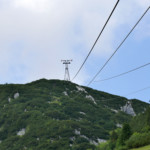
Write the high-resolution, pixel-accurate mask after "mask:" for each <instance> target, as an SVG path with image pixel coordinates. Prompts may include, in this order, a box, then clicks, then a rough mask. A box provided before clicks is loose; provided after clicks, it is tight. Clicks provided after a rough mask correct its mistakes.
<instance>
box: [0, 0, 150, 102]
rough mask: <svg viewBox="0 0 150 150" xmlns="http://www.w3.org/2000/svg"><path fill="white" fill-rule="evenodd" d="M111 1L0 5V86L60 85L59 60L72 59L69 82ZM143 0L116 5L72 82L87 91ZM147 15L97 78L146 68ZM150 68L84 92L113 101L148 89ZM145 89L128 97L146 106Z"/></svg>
mask: <svg viewBox="0 0 150 150" xmlns="http://www.w3.org/2000/svg"><path fill="white" fill-rule="evenodd" d="M115 3H116V1H114V0H105V1H103V0H82V1H81V0H0V21H1V24H0V77H1V78H0V79H1V80H0V84H4V83H27V82H31V81H33V80H37V79H40V78H47V79H63V77H64V67H63V66H62V64H61V62H60V60H61V59H73V62H72V64H71V65H70V74H71V77H73V75H75V73H76V71H77V70H78V69H79V67H80V65H81V63H82V62H83V60H84V59H85V57H86V55H87V53H88V52H89V50H90V48H91V46H92V44H93V43H94V41H95V39H96V37H97V36H98V34H99V32H100V30H101V28H102V26H103V25H104V23H105V21H106V19H107V17H108V16H109V14H110V12H111V10H112V8H113V6H114V5H115ZM149 6H150V1H149V0H121V1H120V3H119V5H118V7H117V9H116V10H115V12H114V14H113V16H112V18H111V20H110V22H109V23H108V25H107V27H106V29H105V30H104V32H103V34H102V37H101V38H100V40H99V41H98V43H97V45H96V47H95V49H94V50H93V52H92V54H91V55H90V57H89V59H88V61H87V62H86V64H85V66H84V67H83V69H82V70H81V72H80V73H79V75H78V76H77V78H76V79H75V80H74V82H76V83H79V84H81V85H87V83H88V82H89V81H90V80H91V78H92V77H93V76H94V75H95V74H96V73H97V71H98V70H99V69H100V67H101V66H102V65H103V64H104V63H105V61H106V60H107V59H108V58H109V56H110V55H111V54H112V52H113V51H114V50H115V48H117V46H118V44H120V42H121V41H122V40H123V38H124V37H125V36H126V34H127V33H128V32H129V31H130V29H131V28H132V27H133V25H134V24H135V23H136V21H137V20H138V19H139V18H140V17H141V15H142V14H143V13H144V11H145V10H146V9H147V8H148V7H149ZM149 49H150V10H149V12H148V13H147V14H146V16H145V17H144V18H143V20H142V21H141V22H140V24H139V25H138V26H137V28H136V29H135V30H134V32H133V33H132V34H131V35H130V37H129V38H128V39H127V41H126V42H125V43H124V44H123V46H122V47H121V48H120V50H119V51H118V52H117V53H116V55H115V56H114V57H113V59H112V60H111V61H110V62H109V64H108V65H107V66H106V68H105V69H104V70H103V71H102V73H101V74H100V75H99V76H98V77H97V79H96V80H98V79H103V78H107V77H111V76H113V75H117V74H120V73H122V72H125V71H128V70H130V69H133V68H135V67H138V66H140V65H143V64H145V63H148V62H150V50H149ZM149 77H150V66H147V67H145V68H142V69H141V70H138V71H136V72H132V73H130V74H128V75H125V76H122V77H119V78H116V79H112V80H109V81H105V82H93V83H92V84H91V85H90V87H92V88H94V89H98V90H101V91H105V92H109V93H112V94H116V95H121V96H125V95H126V94H128V93H130V92H133V91H136V90H139V89H142V88H144V87H147V86H150V78H149ZM149 93H150V89H147V90H145V91H143V92H140V93H137V94H134V95H131V96H128V98H138V99H141V100H143V101H147V102H148V101H149V100H150V94H149Z"/></svg>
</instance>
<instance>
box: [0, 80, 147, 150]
mask: <svg viewBox="0 0 150 150" xmlns="http://www.w3.org/2000/svg"><path fill="white" fill-rule="evenodd" d="M147 107H148V104H147V103H144V102H141V101H139V100H130V101H129V100H128V99H126V98H124V97H120V96H116V95H112V94H108V93H105V92H101V91H97V90H93V89H91V88H87V87H82V86H79V85H77V84H74V83H71V82H67V81H60V80H46V79H41V80H38V81H34V82H32V83H28V84H24V85H23V84H5V85H0V150H24V149H27V150H51V149H52V150H57V149H59V150H78V149H81V150H84V149H85V150H86V149H88V148H91V149H94V148H95V145H96V144H97V143H99V142H102V141H104V140H107V139H108V137H109V132H110V131H111V130H113V129H115V128H117V127H121V125H122V124H123V123H124V122H126V121H129V120H130V119H131V118H132V116H135V115H136V114H138V113H141V112H143V111H144V110H145V109H146V108H147Z"/></svg>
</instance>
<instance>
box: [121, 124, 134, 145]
mask: <svg viewBox="0 0 150 150" xmlns="http://www.w3.org/2000/svg"><path fill="white" fill-rule="evenodd" d="M131 135H132V132H131V127H130V125H129V124H128V123H124V124H123V128H122V131H121V135H120V144H121V145H124V144H125V141H126V140H128V139H129V138H130V136H131Z"/></svg>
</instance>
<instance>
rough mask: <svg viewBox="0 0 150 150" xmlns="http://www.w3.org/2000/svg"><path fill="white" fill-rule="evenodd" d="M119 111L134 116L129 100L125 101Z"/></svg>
mask: <svg viewBox="0 0 150 150" xmlns="http://www.w3.org/2000/svg"><path fill="white" fill-rule="evenodd" d="M121 111H123V112H125V113H126V114H129V115H131V116H136V114H135V112H134V109H133V107H132V104H131V102H129V101H128V102H127V103H126V105H125V106H123V107H121Z"/></svg>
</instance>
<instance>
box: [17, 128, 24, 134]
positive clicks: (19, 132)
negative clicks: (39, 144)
mask: <svg viewBox="0 0 150 150" xmlns="http://www.w3.org/2000/svg"><path fill="white" fill-rule="evenodd" d="M25 133H26V129H24V128H23V129H21V130H20V131H18V132H17V135H19V136H23V135H25Z"/></svg>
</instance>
